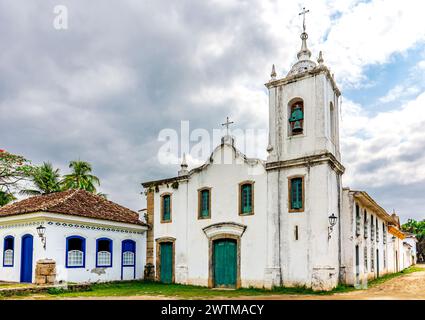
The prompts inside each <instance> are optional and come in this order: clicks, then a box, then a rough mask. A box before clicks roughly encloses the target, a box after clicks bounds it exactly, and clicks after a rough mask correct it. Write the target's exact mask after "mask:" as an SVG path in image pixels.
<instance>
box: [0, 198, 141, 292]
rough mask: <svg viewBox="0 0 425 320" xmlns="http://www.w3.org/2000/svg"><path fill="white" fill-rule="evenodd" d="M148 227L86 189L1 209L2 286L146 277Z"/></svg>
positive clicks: (131, 212)
mask: <svg viewBox="0 0 425 320" xmlns="http://www.w3.org/2000/svg"><path fill="white" fill-rule="evenodd" d="M147 229H148V225H147V224H146V223H145V222H144V219H143V217H141V216H140V215H139V213H137V212H134V211H132V210H130V209H127V208H125V207H123V206H120V205H118V204H116V203H114V202H112V201H109V200H107V199H105V198H103V197H101V196H98V195H94V194H92V193H89V192H87V191H84V190H68V191H63V192H57V193H52V194H47V195H41V196H35V197H31V198H28V199H24V200H21V201H18V202H15V203H12V204H9V205H6V206H4V207H1V208H0V241H1V246H0V257H1V261H0V281H11V282H35V283H39V284H45V283H56V282H98V281H115V280H131V279H141V278H143V269H144V265H145V252H146V230H147Z"/></svg>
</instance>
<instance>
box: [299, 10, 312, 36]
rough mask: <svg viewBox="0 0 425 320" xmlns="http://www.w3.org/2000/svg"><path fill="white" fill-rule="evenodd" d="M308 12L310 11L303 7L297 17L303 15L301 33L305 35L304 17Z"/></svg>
mask: <svg viewBox="0 0 425 320" xmlns="http://www.w3.org/2000/svg"><path fill="white" fill-rule="evenodd" d="M309 12H310V10H306V9H305V7H303V11H302V12H300V13H299V14H298V15H299V16H300V15H303V33H305V15H306V14H307V13H309Z"/></svg>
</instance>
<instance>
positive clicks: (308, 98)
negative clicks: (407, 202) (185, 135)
mask: <svg viewBox="0 0 425 320" xmlns="http://www.w3.org/2000/svg"><path fill="white" fill-rule="evenodd" d="M303 13H304V15H305V13H306V12H305V11H304V12H303ZM307 38H308V35H307V33H306V30H305V22H304V30H303V33H302V34H301V40H302V45H301V49H300V51H299V52H298V55H297V57H298V61H297V62H296V63H295V64H294V65H293V66H292V68H291V69H290V71H289V73H288V74H287V75H286V76H284V77H277V75H276V72H275V68H274V66H273V70H272V74H271V79H270V81H269V82H267V83H266V87H267V88H268V91H269V143H268V148H267V151H268V157H267V159H266V160H261V159H251V158H247V157H246V156H245V155H244V154H242V153H241V152H239V151H238V150H237V149H236V148H235V141H234V138H233V137H232V136H231V135H229V134H227V135H225V136H224V137H223V138H222V141H221V144H220V145H219V146H217V147H216V148H215V150H214V151H213V152H212V154H211V156H210V157H209V159H208V160H207V162H206V163H205V164H204V165H202V166H200V167H197V168H194V169H192V170H190V171H189V170H188V166H187V164H186V162H185V160H183V162H182V165H181V170H180V171H179V172H178V175H177V176H175V177H171V178H167V179H163V180H158V181H149V182H145V183H143V184H142V185H143V187H144V188H145V189H146V192H145V193H146V196H147V217H148V220H147V222H148V223H149V224H150V225H151V227H152V228H151V229H150V230H148V231H147V252H146V258H147V261H146V262H147V265H146V266H147V268H146V276H147V277H155V278H156V279H157V280H159V281H162V282H165V283H171V282H175V283H181V284H192V285H202V286H208V287H233V288H238V287H259V288H263V287H264V288H272V287H276V286H305V287H308V288H312V289H314V290H331V289H332V288H335V287H336V286H337V285H338V284H351V285H356V284H357V285H360V284H364V283H365V282H366V281H367V280H368V279H372V278H376V277H379V276H381V275H384V274H386V273H391V272H397V271H400V270H402V269H404V268H406V267H408V266H409V265H410V264H412V263H413V261H414V260H412V259H411V251H408V250H406V248H407V246H406V245H405V244H404V238H405V234H404V233H403V232H401V231H400V222H399V220H398V217H397V216H396V215H395V214H393V215H389V214H388V213H387V212H386V211H385V210H384V209H383V208H381V207H380V206H379V205H378V204H377V203H376V202H375V201H374V200H373V199H372V198H371V197H370V196H369V195H368V194H367V193H366V192H364V191H357V190H350V189H349V188H344V187H343V184H342V176H343V174H344V171H345V168H344V166H343V165H342V164H341V153H340V143H339V120H338V119H339V104H340V96H341V92H340V90H339V89H338V86H337V84H336V82H335V79H334V76H333V75H332V74H331V73H330V71H329V69H328V68H327V67H326V65H325V64H324V60H323V57H322V53H321V52H320V54H319V58H318V60H317V63H316V62H314V61H312V60H311V52H310V50H309V49H308V47H307Z"/></svg>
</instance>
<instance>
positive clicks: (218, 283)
mask: <svg viewBox="0 0 425 320" xmlns="http://www.w3.org/2000/svg"><path fill="white" fill-rule="evenodd" d="M213 258H214V286H215V287H236V273H237V248H236V241H235V240H231V239H223V240H217V241H214V257H213Z"/></svg>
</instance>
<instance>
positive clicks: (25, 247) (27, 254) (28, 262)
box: [21, 234, 33, 283]
mask: <svg viewBox="0 0 425 320" xmlns="http://www.w3.org/2000/svg"><path fill="white" fill-rule="evenodd" d="M32 245H33V237H32V235H30V234H26V235H24V236H23V237H22V246H21V282H29V283H31V282H32V252H33V246H32Z"/></svg>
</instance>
